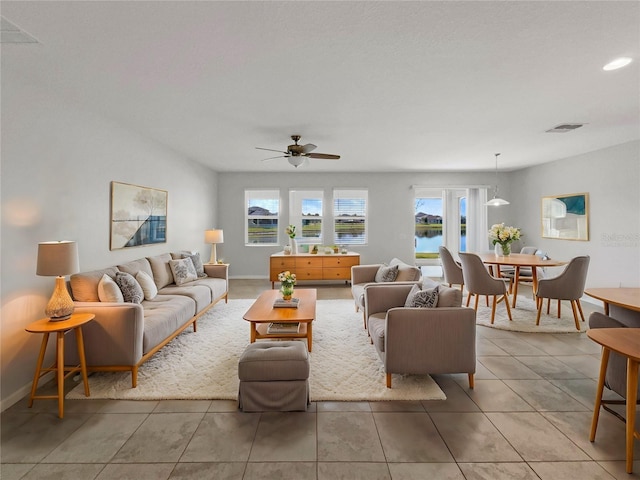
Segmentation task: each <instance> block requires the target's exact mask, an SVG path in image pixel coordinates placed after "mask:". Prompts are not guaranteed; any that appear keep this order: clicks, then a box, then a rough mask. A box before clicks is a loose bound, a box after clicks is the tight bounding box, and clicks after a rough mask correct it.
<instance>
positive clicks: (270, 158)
mask: <svg viewBox="0 0 640 480" xmlns="http://www.w3.org/2000/svg"><path fill="white" fill-rule="evenodd" d="M276 151H277V150H276ZM288 156H289V155H278V156H277V157H269V158H263V159H262V160H260V161H261V162H266V161H267V160H273V159H274V158H287V157H288Z"/></svg>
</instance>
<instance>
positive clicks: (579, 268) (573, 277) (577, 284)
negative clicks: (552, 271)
mask: <svg viewBox="0 0 640 480" xmlns="http://www.w3.org/2000/svg"><path fill="white" fill-rule="evenodd" d="M589 260H590V257H589V256H588V255H585V256H581V257H575V258H572V259H571V261H570V262H569V264H568V265H567V267H566V268H565V269H564V270H563V271H562V273H561V274H560V275H558V276H557V277H553V278H543V279H542V280H540V281H539V282H538V290H537V291H536V298H537V302H538V315H537V316H536V325H540V314H541V313H542V303H543V302H542V300H543V299H545V298H547V299H556V300H558V318H560V301H561V300H569V301H570V302H571V309H572V310H573V319H574V320H575V322H576V329H577V330H580V322H579V321H578V311H579V312H580V317H581V318H582V321H583V322H584V313H583V312H582V305H580V298H581V297H582V295H583V294H584V285H585V283H586V281H587V271H588V269H589ZM547 313H548V311H547Z"/></svg>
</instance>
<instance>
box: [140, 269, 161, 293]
mask: <svg viewBox="0 0 640 480" xmlns="http://www.w3.org/2000/svg"><path fill="white" fill-rule="evenodd" d="M135 277H136V280H137V281H138V283H139V284H140V287H142V291H143V292H144V299H145V300H153V299H154V298H155V296H156V295H157V294H158V287H156V283H155V282H154V281H153V277H152V276H151V275H149V274H147V273H146V272H144V271H142V270H140V271H139V272H138V273H136V275H135Z"/></svg>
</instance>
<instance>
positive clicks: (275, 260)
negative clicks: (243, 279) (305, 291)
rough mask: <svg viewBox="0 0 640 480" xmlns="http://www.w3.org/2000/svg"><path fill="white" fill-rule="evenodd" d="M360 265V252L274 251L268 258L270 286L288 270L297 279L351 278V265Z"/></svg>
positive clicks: (345, 279)
mask: <svg viewBox="0 0 640 480" xmlns="http://www.w3.org/2000/svg"><path fill="white" fill-rule="evenodd" d="M352 265H360V254H359V253H354V252H348V253H346V254H342V253H335V254H330V255H327V254H322V253H318V254H312V253H298V254H296V255H285V254H284V253H283V252H279V253H274V254H273V255H271V257H270V259H269V280H271V288H274V286H275V282H277V281H278V274H279V273H280V272H284V271H285V270H289V271H290V272H291V273H295V274H296V277H297V278H298V280H344V281H347V282H348V281H349V280H351V266H352Z"/></svg>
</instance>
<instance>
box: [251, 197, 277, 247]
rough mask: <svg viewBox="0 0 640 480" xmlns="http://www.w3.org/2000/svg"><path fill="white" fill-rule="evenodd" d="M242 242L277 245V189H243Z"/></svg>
mask: <svg viewBox="0 0 640 480" xmlns="http://www.w3.org/2000/svg"><path fill="white" fill-rule="evenodd" d="M244 200H245V202H244V203H245V208H246V212H247V217H246V222H245V227H246V228H245V234H244V242H245V244H246V245H278V220H279V218H280V192H279V191H278V190H245V192H244Z"/></svg>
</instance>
